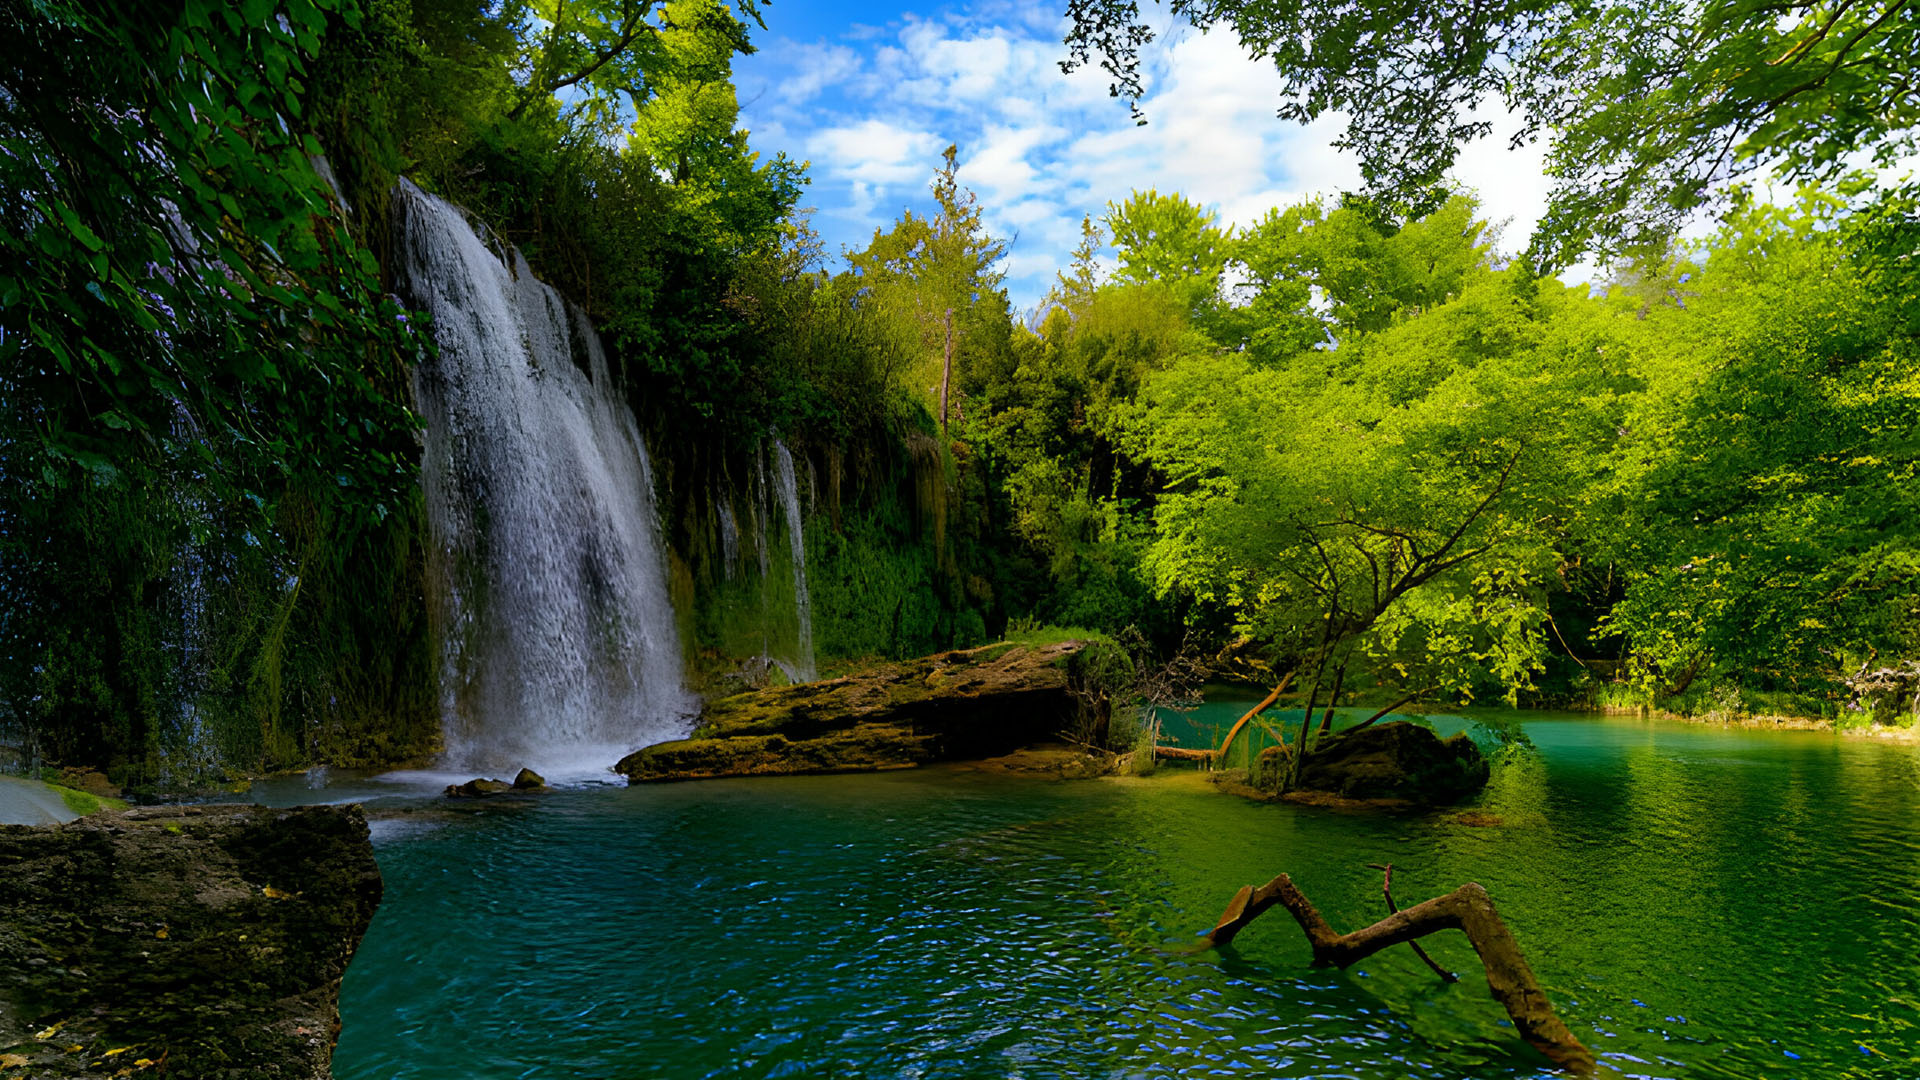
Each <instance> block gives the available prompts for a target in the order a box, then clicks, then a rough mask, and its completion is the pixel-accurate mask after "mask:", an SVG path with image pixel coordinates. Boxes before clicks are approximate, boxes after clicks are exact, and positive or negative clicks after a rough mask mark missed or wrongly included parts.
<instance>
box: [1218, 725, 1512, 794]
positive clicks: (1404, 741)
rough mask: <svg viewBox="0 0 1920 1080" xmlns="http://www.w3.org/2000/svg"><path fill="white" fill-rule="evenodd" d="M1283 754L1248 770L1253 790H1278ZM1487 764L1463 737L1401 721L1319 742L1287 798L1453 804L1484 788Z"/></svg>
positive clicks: (1269, 754)
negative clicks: (1319, 796) (1312, 795)
mask: <svg viewBox="0 0 1920 1080" xmlns="http://www.w3.org/2000/svg"><path fill="white" fill-rule="evenodd" d="M1286 770H1287V752H1286V750H1284V749H1282V748H1280V747H1269V748H1268V749H1267V750H1266V751H1264V752H1263V753H1262V754H1261V755H1260V758H1259V760H1258V761H1257V762H1256V763H1255V765H1254V768H1253V775H1252V778H1251V779H1252V783H1253V786H1254V787H1255V788H1256V789H1258V790H1260V791H1263V792H1268V793H1277V792H1279V791H1280V790H1281V786H1282V784H1283V782H1284V778H1285V775H1286ZM1488 772H1489V769H1488V766H1487V759H1486V758H1485V757H1484V756H1483V755H1482V754H1481V753H1480V748H1479V747H1477V746H1475V745H1474V744H1473V740H1472V739H1469V738H1467V736H1466V735H1465V734H1458V735H1454V736H1453V737H1452V738H1448V739H1442V738H1441V737H1440V736H1438V735H1436V734H1434V733H1433V732H1432V731H1431V730H1429V729H1427V728H1424V727H1421V726H1420V725H1418V724H1410V723H1408V722H1406V721H1404V720H1395V721H1391V722H1389V723H1385V724H1375V725H1372V726H1370V727H1364V728H1360V729H1358V730H1355V731H1351V732H1345V733H1340V734H1334V735H1328V736H1324V737H1322V738H1321V739H1320V741H1319V742H1317V743H1315V744H1313V748H1312V749H1310V750H1308V751H1307V758H1306V760H1305V761H1304V762H1302V763H1301V766H1300V778H1299V783H1298V784H1296V785H1295V786H1294V787H1293V789H1292V790H1290V791H1288V792H1287V795H1288V797H1290V798H1291V797H1293V796H1295V795H1299V794H1302V793H1322V794H1327V795H1334V796H1338V797H1340V798H1343V799H1354V800H1391V801H1396V802H1403V803H1411V804H1417V805H1432V804H1436V803H1449V802H1455V801H1457V800H1459V799H1462V798H1465V797H1466V796H1468V795H1471V794H1473V793H1474V792H1476V791H1479V790H1480V789H1481V788H1483V787H1485V786H1486V785H1487V776H1488Z"/></svg>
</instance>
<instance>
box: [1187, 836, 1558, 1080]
mask: <svg viewBox="0 0 1920 1080" xmlns="http://www.w3.org/2000/svg"><path fill="white" fill-rule="evenodd" d="M1275 904H1278V905H1280V906H1282V907H1284V908H1286V909H1287V911H1288V913H1290V914H1291V915H1292V916H1293V919H1294V921H1295V922H1297V923H1299V924H1300V929H1301V931H1302V932H1304V933H1305V934H1306V935H1307V942H1308V944H1310V945H1311V946H1313V963H1314V966H1315V967H1338V968H1346V967H1351V966H1353V965H1354V964H1357V963H1359V962H1360V961H1362V960H1364V959H1366V958H1367V957H1369V956H1372V955H1373V954H1374V953H1377V952H1379V951H1380V950H1382V949H1389V948H1392V947H1393V946H1395V945H1399V944H1402V943H1404V942H1409V941H1412V940H1414V939H1415V938H1420V937H1425V936H1426V935H1428V934H1431V933H1433V932H1435V931H1436V930H1459V931H1461V932H1463V933H1465V934H1466V935H1467V940H1468V941H1469V942H1470V943H1472V945H1473V951H1474V952H1476V953H1479V954H1480V962H1481V964H1482V965H1484V966H1485V967H1486V969H1487V989H1488V990H1490V991H1492V993H1493V997H1494V1000H1495V1001H1498V1002H1499V1003H1500V1004H1501V1005H1502V1006H1504V1007H1505V1008H1506V1010H1507V1015H1508V1016H1511V1017H1513V1026H1514V1028H1515V1029H1517V1030H1518V1031H1519V1032H1520V1035H1521V1037H1522V1038H1524V1039H1526V1040H1527V1042H1529V1043H1531V1044H1533V1046H1534V1048H1535V1049H1537V1050H1539V1051H1540V1052H1541V1053H1543V1054H1545V1055H1547V1057H1549V1058H1551V1059H1552V1060H1553V1062H1554V1064H1556V1065H1559V1066H1560V1067H1561V1068H1563V1069H1566V1070H1568V1071H1570V1072H1580V1073H1588V1072H1592V1071H1593V1068H1594V1057H1593V1052H1592V1051H1591V1050H1588V1049H1587V1048H1586V1047H1585V1046H1584V1045H1582V1044H1581V1042H1580V1040H1578V1039H1576V1038H1574V1037H1573V1032H1571V1031H1568V1030H1567V1026H1566V1025H1565V1024H1563V1023H1561V1022H1560V1017H1559V1016H1558V1015H1557V1014H1556V1013H1555V1012H1554V1011H1553V1003H1552V1002H1550V1001H1548V1000H1547V995H1546V993H1545V992H1544V991H1542V990H1541V989H1540V984H1539V983H1538V982H1536V981H1535V980H1534V977H1533V969H1531V968H1529V967H1528V966H1527V958H1526V957H1525V956H1523V955H1521V952H1520V945H1519V943H1517V942H1515V941H1514V940H1513V933H1512V932H1511V931H1509V930H1508V929H1507V924H1506V923H1505V922H1503V921H1501V919H1500V913H1499V912H1498V911H1496V910H1495V909H1494V906H1493V898H1492V897H1490V896H1488V895H1487V890H1485V889H1483V888H1481V887H1480V886H1479V885H1477V884H1475V883H1473V882H1468V883H1467V884H1465V885H1462V886H1460V887H1459V888H1458V889H1455V890H1454V891H1452V892H1450V893H1448V894H1447V895H1445V896H1440V897H1435V898H1434V899H1432V900H1428V901H1426V902H1425V903H1422V904H1415V905H1414V906H1413V907H1410V908H1408V909H1406V910H1405V911H1400V912H1395V913H1394V914H1392V915H1389V916H1387V917H1386V918H1384V919H1381V920H1380V921H1379V922H1377V923H1374V924H1373V925H1372V926H1369V927H1367V928H1366V929H1364V930H1356V931H1354V932H1353V933H1351V934H1336V933H1334V932H1333V927H1331V926H1329V925H1327V920H1326V919H1324V918H1322V917H1321V915H1320V912H1319V911H1318V910H1317V909H1315V908H1314V906H1313V904H1312V903H1310V902H1309V901H1308V900H1307V898H1306V897H1305V896H1304V895H1302V894H1301V892H1300V890H1299V889H1297V888H1295V887H1294V884H1293V881H1292V880H1291V879H1290V878H1288V877H1287V875H1285V874H1281V875H1280V876H1279V877H1276V878H1274V879H1273V880H1272V881H1269V882H1267V883H1266V884H1265V885H1262V886H1260V887H1259V888H1257V889H1256V888H1254V887H1253V886H1251V885H1243V886H1241V888H1240V891H1239V892H1237V893H1235V894H1234V897H1233V900H1232V901H1231V902H1229V903H1228V904H1227V910H1226V911H1225V912H1223V913H1221V915H1220V921H1219V922H1218V923H1217V924H1216V925H1215V926H1214V928H1213V930H1212V932H1210V933H1209V934H1208V935H1207V941H1208V943H1209V944H1212V945H1216V946H1218V945H1225V944H1227V943H1228V942H1230V941H1232V940H1233V939H1234V936H1235V935H1236V934H1238V933H1239V932H1240V931H1241V930H1243V929H1245V928H1246V926H1247V924H1248V923H1250V922H1252V921H1253V920H1254V919H1255V918H1256V917H1258V916H1259V915H1260V914H1261V913H1262V912H1264V911H1266V910H1267V909H1268V908H1270V907H1273V906H1274V905H1275Z"/></svg>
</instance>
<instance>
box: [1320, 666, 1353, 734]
mask: <svg viewBox="0 0 1920 1080" xmlns="http://www.w3.org/2000/svg"><path fill="white" fill-rule="evenodd" d="M1348 655H1349V656H1351V655H1352V654H1351V653H1349V654H1348ZM1346 681H1347V665H1346V664H1344V663H1342V664H1341V665H1340V666H1339V667H1338V668H1335V669H1334V672H1333V693H1331V694H1328V695H1327V711H1326V712H1325V713H1324V714H1323V715H1322V716H1321V717H1320V734H1322V735H1325V734H1326V733H1327V728H1329V727H1331V726H1332V725H1333V709H1334V706H1336V705H1338V704H1340V684H1342V683H1344V682H1346Z"/></svg>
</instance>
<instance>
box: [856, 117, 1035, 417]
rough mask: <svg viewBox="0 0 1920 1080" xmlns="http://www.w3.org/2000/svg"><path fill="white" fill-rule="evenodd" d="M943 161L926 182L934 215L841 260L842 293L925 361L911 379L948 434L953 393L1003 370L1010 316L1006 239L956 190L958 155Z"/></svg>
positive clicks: (975, 201)
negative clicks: (877, 316) (887, 322)
mask: <svg viewBox="0 0 1920 1080" xmlns="http://www.w3.org/2000/svg"><path fill="white" fill-rule="evenodd" d="M942 160H943V162H944V164H943V165H942V166H941V168H940V170H939V171H938V172H936V173H935V174H934V178H933V185H932V189H933V198H934V202H935V204H936V205H937V206H938V210H937V211H936V212H935V213H934V214H933V216H931V217H922V216H919V215H916V214H915V213H914V212H913V211H911V210H908V211H906V212H905V213H904V214H902V215H901V218H900V220H899V221H897V222H895V223H894V225H893V227H892V228H891V229H888V230H886V231H884V232H883V231H881V230H879V229H875V230H874V233H873V240H872V241H871V242H870V243H869V244H868V245H867V247H866V248H865V249H864V250H861V251H849V252H848V253H847V263H848V275H850V280H848V281H846V282H845V287H846V288H847V290H848V291H849V292H851V293H852V294H853V295H855V296H856V297H857V300H856V302H857V303H860V304H862V305H865V306H867V307H870V308H872V309H874V310H875V311H877V312H881V313H884V314H885V315H886V316H887V317H888V318H891V319H892V320H894V321H895V323H896V325H898V326H899V327H900V328H901V331H900V332H901V333H902V334H903V335H905V336H906V337H907V338H909V339H911V340H914V341H917V342H918V345H919V349H918V351H919V353H920V355H922V356H924V357H926V360H925V361H924V362H923V363H922V364H921V365H920V366H919V367H918V368H917V369H916V370H915V371H913V372H912V373H910V374H911V376H912V377H913V378H914V387H913V388H914V389H915V390H916V391H918V390H920V389H922V387H923V386H924V387H925V388H926V389H927V391H928V398H929V400H930V401H931V402H932V403H933V405H934V414H935V415H936V416H937V417H938V418H939V421H940V426H941V428H942V429H943V430H944V429H945V427H946V426H947V422H948V419H949V413H950V405H951V404H952V401H953V399H954V397H955V395H956V393H957V392H968V391H977V390H979V389H980V388H982V386H984V384H985V382H987V381H989V380H997V378H998V377H999V375H1002V374H1003V373H1004V368H1005V367H1006V366H1007V364H1008V362H1009V358H1010V345H1009V343H1008V335H1009V332H1010V326H1011V322H1012V319H1011V315H1010V312H1009V305H1008V301H1007V292H1006V289H1005V288H1004V287H1002V284H1001V283H1002V282H1003V281H1004V279H1005V277H1006V275H1005V272H1004V271H1003V270H1001V269H1000V267H999V264H1000V261H1001V260H1002V259H1004V258H1005V257H1006V252H1007V245H1006V241H1004V240H998V239H995V238H994V237H992V236H991V235H989V234H988V233H987V229H986V224H985V222H984V220H983V218H982V213H983V211H982V209H981V207H980V201H979V198H978V197H977V196H976V195H974V193H973V192H972V191H969V190H966V189H965V188H962V187H961V186H960V182H959V178H958V173H959V149H958V148H957V147H953V146H949V147H947V150H946V153H945V154H944V155H943V156H942ZM923 379H924V380H925V382H924V384H923V383H922V381H921V380H923Z"/></svg>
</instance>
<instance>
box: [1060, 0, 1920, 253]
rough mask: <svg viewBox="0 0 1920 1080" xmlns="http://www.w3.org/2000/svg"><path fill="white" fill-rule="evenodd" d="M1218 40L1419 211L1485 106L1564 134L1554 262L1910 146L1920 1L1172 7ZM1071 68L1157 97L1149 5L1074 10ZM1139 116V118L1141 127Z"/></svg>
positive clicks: (1668, 230)
mask: <svg viewBox="0 0 1920 1080" xmlns="http://www.w3.org/2000/svg"><path fill="white" fill-rule="evenodd" d="M1168 7H1169V9H1170V11H1171V13H1172V14H1173V15H1174V17H1176V18H1178V19H1184V20H1185V21H1187V22H1188V23H1191V24H1192V25H1193V26H1195V27H1198V28H1200V29H1202V30H1206V29H1211V28H1213V27H1215V26H1227V27H1231V28H1232V29H1233V31H1234V32H1235V33H1236V34H1237V35H1238V36H1239V39H1240V42H1241V44H1242V45H1243V46H1244V47H1245V48H1246V49H1247V51H1248V52H1249V53H1250V54H1252V55H1253V56H1255V57H1258V58H1263V59H1269V60H1271V61H1272V62H1273V63H1274V66H1275V67H1276V68H1277V69H1278V70H1279V72H1280V74H1281V76H1282V77H1283V80H1284V87H1285V89H1284V96H1283V99H1282V101H1281V103H1280V107H1279V115H1280V117H1281V118H1282V119H1289V120H1297V121H1301V122H1306V121H1310V120H1313V119H1315V118H1317V117H1319V116H1320V115H1321V114H1322V113H1325V112H1328V111H1335V112H1342V113H1345V114H1347V116H1348V117H1349V122H1348V125H1347V129H1346V132H1345V133H1344V134H1343V135H1342V136H1341V138H1340V139H1339V140H1338V141H1337V142H1336V144H1335V145H1337V146H1340V147H1341V148H1343V149H1350V150H1353V151H1354V152H1355V153H1356V154H1358V156H1359V159H1360V166H1361V173H1362V175H1363V177H1364V178H1365V181H1366V184H1367V186H1368V189H1369V193H1370V194H1371V195H1373V196H1374V197H1375V198H1376V199H1377V200H1379V201H1380V202H1381V203H1382V204H1384V205H1389V206H1395V207H1399V208H1401V209H1402V212H1403V213H1406V214H1409V215H1414V216H1417V215H1418V214H1419V213H1421V212H1424V211H1425V210H1427V209H1430V208H1431V207H1432V206H1434V205H1436V204H1437V202H1438V201H1439V200H1440V199H1441V198H1443V197H1444V189H1443V181H1444V178H1445V175H1446V173H1447V171H1448V169H1449V168H1451V167H1452V165H1453V163H1454V160H1455V157H1456V156H1457V155H1458V153H1459V150H1460V148H1461V146H1463V145H1464V144H1466V143H1468V142H1471V141H1473V140H1475V139H1479V138H1482V137H1485V136H1486V135H1488V134H1489V133H1490V132H1491V130H1492V123H1491V121H1490V120H1489V119H1487V112H1486V111H1485V110H1482V111H1481V112H1480V113H1477V114H1476V113H1473V112H1472V110H1474V109H1475V108H1477V107H1480V106H1496V105H1504V106H1506V107H1507V108H1509V109H1511V110H1513V111H1514V112H1516V113H1518V114H1519V115H1520V116H1521V117H1522V118H1523V125H1522V127H1521V129H1520V131H1519V132H1518V133H1516V134H1515V136H1514V143H1515V145H1520V144H1523V143H1527V142H1532V141H1535V140H1536V139H1538V138H1540V137H1541V136H1543V135H1544V136H1546V137H1547V138H1548V139H1549V140H1550V146H1551V152H1550V154H1549V157H1548V166H1547V169H1548V173H1549V175H1551V176H1552V177H1553V179H1554V188H1553V192H1552V195H1551V197H1550V199H1549V203H1548V207H1547V212H1546V214H1545V216H1544V217H1543V218H1542V220H1541V223H1540V227H1539V231H1538V233H1537V234H1536V236H1535V238H1534V241H1533V250H1532V252H1531V253H1530V257H1531V260H1532V261H1533V262H1534V264H1535V265H1536V267H1537V268H1539V269H1543V270H1544V269H1550V268H1553V267H1558V266H1564V265H1566V264H1568V263H1570V262H1573V261H1575V260H1577V259H1578V258H1579V257H1580V256H1581V255H1582V254H1583V253H1592V254H1595V255H1598V256H1600V257H1601V258H1613V257H1617V256H1621V255H1624V254H1628V253H1630V252H1632V251H1633V250H1635V249H1636V248H1646V247H1657V246H1658V245H1659V244H1660V243H1662V242H1663V241H1664V239H1665V238H1666V237H1668V236H1670V235H1671V234H1672V233H1673V231H1674V230H1675V229H1676V228H1677V227H1678V226H1679V225H1680V224H1681V223H1682V222H1683V221H1684V220H1685V219H1687V218H1688V217H1689V216H1690V215H1691V214H1692V213H1693V212H1694V211H1696V210H1697V209H1700V208H1702V207H1705V206H1709V205H1710V204H1712V203H1713V202H1714V201H1715V200H1716V199H1718V198H1720V197H1721V195H1720V193H1721V192H1723V191H1724V190H1725V185H1726V182H1727V181H1729V180H1733V179H1737V178H1739V177H1741V176H1744V175H1748V174H1751V173H1753V172H1755V171H1756V170H1759V169H1761V168H1766V167H1771V168H1773V169H1775V170H1776V172H1777V173H1778V174H1779V175H1780V176H1782V177H1783V178H1785V179H1789V180H1812V181H1824V180H1832V179H1834V178H1835V177H1837V176H1838V175H1839V174H1841V173H1842V172H1844V171H1845V170H1846V169H1848V168H1850V167H1852V166H1853V165H1854V164H1856V162H1855V161H1851V160H1849V158H1850V156H1851V155H1852V153H1853V152H1855V151H1858V152H1860V153H1862V154H1865V155H1867V156H1868V157H1870V159H1871V160H1872V161H1873V162H1874V163H1875V164H1878V165H1881V166H1886V165H1890V164H1892V163H1893V162H1894V161H1896V160H1897V159H1899V158H1900V157H1902V156H1904V155H1906V154H1908V153H1911V152H1912V151H1913V150H1914V148H1915V142H1914V126H1915V122H1916V120H1917V119H1920V96H1916V94H1915V90H1916V78H1920V0H1838V2H1809V0H1778V2H1764V0H1705V2H1704V3H1680V2H1677V0H1635V2H1622V0H1591V2H1584V3H1564V2H1556V0H1490V2H1488V3H1476V4H1471V5H1455V4H1431V3H1425V2H1416V0H1360V2H1357V3H1335V2H1330V0H1169V4H1168ZM1067 13H1068V15H1069V17H1070V18H1071V19H1072V28H1071V30H1070V31H1069V33H1068V35H1067V39H1066V44H1067V47H1068V52H1069V58H1068V59H1067V60H1066V61H1065V62H1063V64H1062V67H1063V68H1065V69H1066V70H1068V71H1071V70H1074V69H1075V68H1077V67H1079V66H1081V65H1085V64H1090V63H1098V64H1099V65H1100V66H1101V67H1102V68H1104V69H1105V70H1106V71H1107V72H1108V73H1109V74H1110V75H1111V76H1112V77H1113V83H1112V85H1111V90H1112V92H1113V94H1114V95H1115V96H1118V97H1123V98H1126V99H1129V100H1135V101H1137V100H1138V99H1139V98H1140V97H1141V96H1142V94H1143V91H1144V83H1143V80H1142V73H1141V70H1140V50H1141V48H1142V47H1143V46H1145V45H1146V44H1147V43H1148V42H1149V41H1151V40H1152V38H1153V32H1152V30H1151V29H1150V28H1149V27H1148V26H1147V23H1146V21H1145V18H1144V17H1143V15H1142V13H1141V11H1140V9H1139V6H1138V5H1137V4H1136V3H1134V2H1132V0H1069V3H1068V7H1067ZM1144 119H1145V118H1144V117H1143V118H1142V122H1144Z"/></svg>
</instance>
